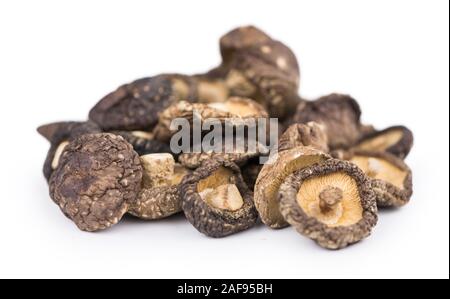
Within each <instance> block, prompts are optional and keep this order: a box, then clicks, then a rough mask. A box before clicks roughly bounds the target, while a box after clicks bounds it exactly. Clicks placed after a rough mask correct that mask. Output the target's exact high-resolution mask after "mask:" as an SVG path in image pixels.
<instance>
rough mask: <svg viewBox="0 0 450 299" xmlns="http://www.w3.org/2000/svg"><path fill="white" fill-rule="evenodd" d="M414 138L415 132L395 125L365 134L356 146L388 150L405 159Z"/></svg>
mask: <svg viewBox="0 0 450 299" xmlns="http://www.w3.org/2000/svg"><path fill="white" fill-rule="evenodd" d="M413 140H414V137H413V133H412V132H411V131H410V130H409V129H408V128H406V127H404V126H394V127H390V128H387V129H384V130H382V131H376V132H373V133H371V134H368V135H367V136H364V137H363V138H362V139H361V140H360V141H359V142H358V144H357V145H356V146H355V147H354V148H355V149H356V150H362V151H369V152H388V153H391V154H393V155H395V156H397V157H399V158H401V159H404V158H406V156H408V154H409V152H410V150H411V148H412V145H413Z"/></svg>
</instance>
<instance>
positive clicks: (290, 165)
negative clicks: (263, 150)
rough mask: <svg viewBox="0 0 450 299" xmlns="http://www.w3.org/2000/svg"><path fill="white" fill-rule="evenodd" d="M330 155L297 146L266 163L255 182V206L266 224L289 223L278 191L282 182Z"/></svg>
mask: <svg viewBox="0 0 450 299" xmlns="http://www.w3.org/2000/svg"><path fill="white" fill-rule="evenodd" d="M329 158H330V157H329V156H328V155H327V154H325V153H324V152H322V151H320V150H317V149H314V148H311V147H304V146H300V147H296V148H293V149H289V150H285V151H282V152H279V153H278V154H277V155H276V156H273V157H272V158H271V160H269V161H268V162H267V163H266V164H264V166H263V168H262V170H261V172H260V174H259V176H258V179H257V181H256V184H255V196H254V200H255V206H256V209H257V210H258V212H259V216H260V217H261V220H262V222H263V223H264V224H266V225H267V226H269V227H271V228H283V227H286V226H288V223H287V222H286V220H285V219H284V218H283V216H282V215H281V213H280V209H279V203H278V191H279V188H280V186H281V184H282V183H283V182H284V181H285V180H286V177H288V176H289V175H290V174H292V173H293V172H295V171H297V170H299V169H303V168H306V167H310V166H312V165H314V164H320V163H323V162H324V161H326V160H327V159H329Z"/></svg>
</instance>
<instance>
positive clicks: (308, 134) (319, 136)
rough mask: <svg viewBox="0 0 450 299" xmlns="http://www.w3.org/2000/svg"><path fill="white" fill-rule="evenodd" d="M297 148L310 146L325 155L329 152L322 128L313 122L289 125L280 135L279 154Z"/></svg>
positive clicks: (325, 135) (326, 138) (326, 137)
mask: <svg viewBox="0 0 450 299" xmlns="http://www.w3.org/2000/svg"><path fill="white" fill-rule="evenodd" d="M298 146H310V147H313V148H315V149H318V150H320V151H322V152H324V153H327V152H328V151H329V148H328V136H327V134H326V133H325V130H324V127H323V126H322V125H319V124H318V123H315V122H309V123H307V124H294V125H291V126H290V127H289V128H287V130H286V131H285V132H284V133H283V134H282V135H281V137H280V139H279V141H278V150H279V151H280V152H281V151H284V150H288V149H292V148H295V147H298Z"/></svg>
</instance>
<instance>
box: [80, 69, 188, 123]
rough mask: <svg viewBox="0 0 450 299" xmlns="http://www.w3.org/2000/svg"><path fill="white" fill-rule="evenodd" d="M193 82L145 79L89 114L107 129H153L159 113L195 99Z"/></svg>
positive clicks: (174, 78) (172, 78)
mask: <svg viewBox="0 0 450 299" xmlns="http://www.w3.org/2000/svg"><path fill="white" fill-rule="evenodd" d="M191 84H193V83H192V79H190V78H189V77H187V76H182V75H160V76H156V77H151V78H143V79H139V80H136V81H134V82H132V83H129V84H125V85H123V86H121V87H119V88H118V89H117V90H116V91H114V92H112V93H110V94H108V95H107V96H105V97H104V98H103V99H101V100H100V102H98V103H97V105H95V106H94V108H92V110H91V111H90V113H89V119H90V120H92V121H93V122H95V123H97V124H98V125H99V126H100V127H101V128H102V129H104V130H125V131H129V130H143V131H148V130H151V129H152V127H153V126H154V125H155V124H156V123H157V121H158V114H159V113H160V112H161V111H163V110H164V109H166V108H167V107H169V106H170V105H171V104H173V103H175V102H177V101H180V100H186V101H187V100H194V99H195V96H196V95H195V93H194V92H193V91H192V90H196V89H195V88H194V87H192V86H191Z"/></svg>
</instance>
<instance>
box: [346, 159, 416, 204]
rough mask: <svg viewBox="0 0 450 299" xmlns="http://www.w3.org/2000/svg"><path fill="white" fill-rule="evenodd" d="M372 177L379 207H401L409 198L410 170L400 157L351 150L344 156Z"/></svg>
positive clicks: (410, 186)
mask: <svg viewBox="0 0 450 299" xmlns="http://www.w3.org/2000/svg"><path fill="white" fill-rule="evenodd" d="M344 158H345V159H346V160H349V161H350V162H352V163H354V164H356V165H357V166H358V167H359V168H361V169H362V170H363V171H364V173H365V174H366V175H367V176H368V177H370V178H371V179H372V182H371V184H372V188H373V190H374V191H375V194H376V198H377V203H378V206H379V207H401V206H404V205H406V204H407V203H408V202H409V200H410V199H411V196H412V193H413V190H412V172H411V169H410V168H409V167H408V166H407V165H406V164H405V162H403V160H402V159H400V158H398V157H396V156H394V155H392V154H390V153H383V152H365V151H352V152H350V153H348V154H347V155H345V156H344Z"/></svg>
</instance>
